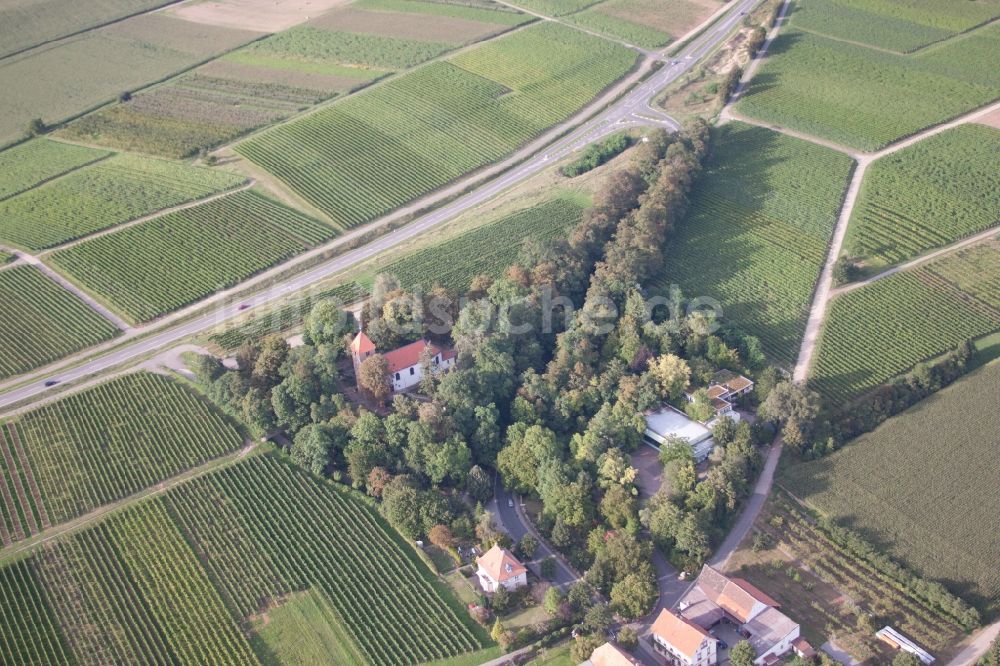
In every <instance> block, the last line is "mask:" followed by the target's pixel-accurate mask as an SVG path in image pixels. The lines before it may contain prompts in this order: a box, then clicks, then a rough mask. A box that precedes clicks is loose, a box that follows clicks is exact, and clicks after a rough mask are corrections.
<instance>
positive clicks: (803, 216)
mask: <svg viewBox="0 0 1000 666" xmlns="http://www.w3.org/2000/svg"><path fill="white" fill-rule="evenodd" d="M852 164H853V161H852V160H851V159H850V158H849V157H847V156H846V155H842V154H840V153H837V152H834V151H832V150H829V149H827V148H823V147H821V146H817V145H815V144H811V143H808V142H806V141H801V140H799V139H794V138H791V137H788V136H785V135H782V134H779V133H777V132H773V131H771V130H768V129H764V128H760V127H755V126H751V125H744V124H741V123H729V124H727V125H724V126H723V127H722V128H720V129H719V130H717V134H716V138H715V143H714V147H713V150H712V156H711V158H710V159H709V162H708V163H707V165H706V168H705V173H704V174H703V175H702V176H701V178H700V180H699V182H698V183H697V184H696V185H695V187H694V190H693V192H692V194H691V205H690V208H689V212H688V214H687V216H686V217H685V218H684V220H683V221H681V222H680V223H678V224H677V226H676V228H675V230H674V232H673V235H672V237H671V239H670V240H669V242H668V247H667V250H666V253H665V259H664V268H663V270H662V272H661V274H660V275H659V276H658V278H657V286H658V287H659V288H660V289H666V288H668V287H669V285H671V284H677V285H679V286H680V288H681V290H682V291H683V292H684V294H685V295H686V296H687V297H689V298H695V297H700V296H709V297H712V298H714V299H716V300H718V301H719V302H720V303H721V304H722V307H723V314H724V316H725V318H726V319H727V320H728V321H731V322H733V323H735V324H736V325H738V326H739V327H740V328H741V329H743V330H745V331H747V332H748V333H751V334H753V335H756V336H758V337H760V339H761V343H762V345H763V347H764V351H765V352H766V353H767V354H768V355H769V356H770V357H772V358H773V359H775V360H777V361H780V362H783V363H786V364H791V363H793V362H794V359H795V356H796V354H797V353H798V349H799V344H800V341H801V339H802V334H803V332H804V330H805V322H806V318H807V316H808V311H809V305H810V303H811V301H812V293H813V287H814V285H815V283H816V280H817V278H818V277H819V272H820V269H821V267H822V265H823V261H824V260H825V258H826V252H827V246H828V244H829V240H830V234H831V232H832V231H833V226H834V223H835V222H836V219H837V213H838V209H839V207H840V204H841V200H842V198H843V194H844V190H845V188H846V187H847V181H848V177H849V174H850V172H851V168H852Z"/></svg>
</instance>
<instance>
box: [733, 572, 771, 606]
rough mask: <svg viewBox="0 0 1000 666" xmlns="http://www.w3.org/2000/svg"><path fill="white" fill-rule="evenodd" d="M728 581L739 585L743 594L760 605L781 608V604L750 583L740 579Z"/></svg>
mask: <svg viewBox="0 0 1000 666" xmlns="http://www.w3.org/2000/svg"><path fill="white" fill-rule="evenodd" d="M730 580H731V581H733V582H734V583H736V584H737V585H739V586H740V588H741V589H742V590H743V591H744V592H746V593H747V594H749V595H750V596H751V597H753V598H754V599H756V600H757V601H759V602H761V603H762V604H765V605H767V606H771V607H773V608H781V604H779V603H778V602H777V601H775V600H774V599H773V598H772V597H770V596H768V595H767V594H766V593H764V592H762V591H761V589H760V588H759V587H757V586H756V585H754V584H753V583H751V582H750V581H748V580H744V579H742V578H730Z"/></svg>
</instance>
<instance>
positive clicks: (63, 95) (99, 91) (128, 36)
mask: <svg viewBox="0 0 1000 666" xmlns="http://www.w3.org/2000/svg"><path fill="white" fill-rule="evenodd" d="M59 4H63V3H59ZM258 36H259V33H255V32H249V31H246V30H233V29H229V28H220V27H216V26H210V25H203V24H198V23H191V22H189V21H184V20H181V19H177V18H171V17H169V16H166V15H164V14H163V13H157V14H149V15H144V16H137V17H134V18H130V19H127V20H125V21H121V22H119V23H115V24H113V25H109V26H107V27H104V28H99V29H97V30H93V31H91V32H88V33H86V34H84V35H81V36H80V37H74V38H73V39H68V40H65V41H62V42H59V43H58V44H54V45H52V46H48V47H45V48H41V49H34V50H32V51H29V52H26V53H22V54H19V55H16V56H13V57H10V58H6V59H4V60H3V61H2V62H0V89H2V90H4V91H5V94H4V96H3V99H2V100H0V145H3V144H5V143H7V142H9V141H11V140H14V139H17V138H19V137H21V136H23V135H24V134H25V132H26V129H27V126H28V123H29V121H31V120H32V119H33V118H41V119H42V120H43V121H45V122H46V123H49V124H52V123H56V122H59V121H62V120H65V119H67V118H70V117H73V116H76V115H77V114H80V113H83V112H85V111H88V110H90V109H93V108H94V107H96V106H99V105H101V104H105V103H107V102H110V101H112V100H114V99H116V98H117V97H118V95H119V94H121V93H122V92H123V91H127V90H135V89H137V88H140V87H142V86H145V85H148V84H150V83H153V82H156V81H160V80H163V79H165V78H167V77H169V76H171V75H173V74H175V73H177V72H179V71H181V70H183V69H186V68H188V67H192V66H194V65H197V64H198V63H200V62H203V61H205V60H208V59H210V58H212V57H213V56H216V55H218V54H221V53H224V52H226V51H228V50H230V49H233V48H235V47H237V46H239V45H241V44H245V43H247V42H249V41H251V40H252V39H254V38H256V37H258Z"/></svg>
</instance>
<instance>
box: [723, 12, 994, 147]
mask: <svg viewBox="0 0 1000 666" xmlns="http://www.w3.org/2000/svg"><path fill="white" fill-rule="evenodd" d="M998 54H1000V25H991V26H987V27H984V28H982V29H980V30H976V31H975V32H973V33H970V34H969V35H966V36H963V37H959V38H956V39H953V40H949V41H947V42H944V43H942V44H939V45H935V46H934V47H932V48H929V49H926V50H924V51H921V52H920V53H918V54H916V55H911V56H904V55H896V54H893V53H886V52H882V51H876V50H873V49H870V48H866V47H864V46H857V45H854V44H848V43H846V42H841V41H837V40H834V39H829V38H827V37H821V36H819V35H815V34H812V33H808V32H804V31H801V30H784V31H782V32H781V34H780V35H779V36H778V38H777V39H776V40H775V41H774V43H773V44H772V46H771V48H770V49H769V53H768V57H767V60H765V61H764V63H763V66H762V67H761V68H760V70H759V71H758V73H757V75H756V76H755V77H754V78H753V80H752V81H751V82H750V86H749V88H748V89H747V91H746V93H745V94H744V95H743V96H742V98H741V100H740V101H739V102H738V104H737V107H736V108H737V110H738V111H739V112H740V113H743V114H745V115H747V116H749V117H751V118H755V119H757V120H760V121H762V122H766V123H773V124H777V125H781V126H784V127H789V128H791V129H795V130H799V131H801V132H805V133H807V134H812V135H815V136H818V137H821V138H824V139H828V140H830V141H834V142H838V143H841V144H844V145H846V146H850V147H852V148H858V149H860V150H867V151H874V150H877V149H879V148H882V147H883V146H885V145H887V144H889V143H892V142H894V141H897V140H899V139H901V138H904V137H906V136H909V135H912V134H915V133H917V132H919V131H920V130H923V129H925V128H927V127H929V126H931V125H936V124H939V123H941V122H944V121H946V120H949V119H951V118H954V117H955V116H959V115H962V114H963V113H966V112H969V111H972V110H973V109H976V108H978V107H981V106H983V105H985V104H987V103H989V102H991V101H993V100H995V99H997V98H998V97H1000V69H998V68H997V67H995V66H994V65H995V63H996V59H997V55H998Z"/></svg>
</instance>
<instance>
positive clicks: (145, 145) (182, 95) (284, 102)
mask: <svg viewBox="0 0 1000 666" xmlns="http://www.w3.org/2000/svg"><path fill="white" fill-rule="evenodd" d="M401 4H402V6H401V7H399V9H398V10H397V11H390V8H385V9H378V10H377V11H375V10H364V9H358V8H356V7H354V6H351V7H348V8H341V9H336V10H334V11H331V12H327V13H324V14H320V15H319V16H318V17H316V18H313V19H312V20H310V21H308V22H307V23H305V24H302V25H299V26H296V27H294V28H291V29H289V30H285V31H283V32H280V33H277V34H275V35H273V36H271V37H268V38H267V39H264V40H261V41H257V42H253V43H251V44H249V45H247V46H245V47H243V48H241V49H237V50H235V51H232V52H230V53H227V54H226V55H224V56H222V57H221V58H219V59H217V60H214V61H212V62H209V63H207V64H205V65H203V66H201V67H199V68H197V69H195V70H194V71H193V72H192V73H190V74H187V75H184V76H181V77H179V78H177V79H175V80H173V81H171V82H169V83H167V84H165V85H162V86H157V87H155V88H153V89H151V90H149V91H146V92H143V93H140V94H136V95H133V96H132V98H131V99H129V100H128V101H126V102H124V103H121V104H116V105H113V106H110V107H108V108H106V109H102V110H100V111H98V112H96V113H92V114H90V115H87V116H85V117H83V118H80V119H79V120H77V121H75V122H73V123H72V124H70V125H69V126H68V127H67V128H66V129H65V130H63V131H62V132H61V135H62V136H66V137H69V138H71V139H75V140H80V141H86V142H88V143H99V144H101V145H106V146H110V147H113V148H118V149H123V150H135V151H139V152H145V153H151V154H155V155H162V156H166V157H173V158H186V157H190V156H193V155H197V154H198V153H199V152H201V151H204V150H210V149H213V148H215V147H217V146H219V145H221V144H225V143H228V142H230V141H232V140H234V139H236V138H238V137H240V136H242V135H244V134H246V133H247V132H249V131H250V130H253V129H256V128H259V127H263V126H265V125H269V124H273V123H275V122H276V121H279V120H282V119H284V118H287V117H288V116H291V115H293V114H295V113H298V112H300V111H303V110H305V109H307V108H309V107H310V106H313V105H315V104H318V103H319V102H321V101H324V100H327V99H329V98H331V97H334V96H336V95H339V94H344V93H348V92H352V91H354V90H357V89H358V88H361V87H363V86H366V85H368V84H370V83H371V82H372V81H375V80H377V79H379V78H381V77H383V76H386V75H388V74H390V73H392V71H394V70H398V69H402V68H407V67H413V66H415V65H418V64H420V63H422V62H424V61H425V60H428V59H430V58H433V57H435V56H438V55H440V54H441V53H444V52H445V51H448V50H451V49H454V48H457V47H458V46H460V45H462V44H464V43H467V42H471V41H475V40H478V39H482V38H484V37H487V36H489V35H492V34H495V33H497V32H502V31H504V30H508V29H509V27H510V26H509V25H506V24H505V23H502V22H501V23H486V22H483V21H479V20H475V18H476V17H482V15H487V17H488V18H492V17H493V16H500V17H503V18H504V19H505V18H506V17H514V19H518V18H520V19H521V20H527V19H528V17H526V16H524V15H517V14H511V13H509V12H496V11H487V10H483V9H478V8H469V7H461V6H454V9H455V10H456V11H455V12H454V13H455V14H457V15H456V16H447V15H443V16H430V15H427V14H425V13H421V12H419V11H417V10H418V9H419V8H422V7H423V6H424V5H425V4H426V3H419V2H407V1H404V2H402V3H401ZM462 10H467V11H466V12H463V11H462ZM465 13H469V14H470V17H469V18H464V17H463V16H462V15H463V14H465Z"/></svg>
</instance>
